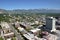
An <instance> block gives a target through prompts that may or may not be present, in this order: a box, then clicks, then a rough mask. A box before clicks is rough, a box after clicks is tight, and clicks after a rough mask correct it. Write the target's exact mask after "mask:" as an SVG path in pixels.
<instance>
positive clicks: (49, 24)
mask: <svg viewBox="0 0 60 40" xmlns="http://www.w3.org/2000/svg"><path fill="white" fill-rule="evenodd" d="M45 28H46V29H47V30H49V31H51V32H52V31H55V30H56V28H55V18H53V17H49V18H46V27H45Z"/></svg>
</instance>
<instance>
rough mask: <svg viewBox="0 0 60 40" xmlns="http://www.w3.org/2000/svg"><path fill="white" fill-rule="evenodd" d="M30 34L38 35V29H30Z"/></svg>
mask: <svg viewBox="0 0 60 40" xmlns="http://www.w3.org/2000/svg"><path fill="white" fill-rule="evenodd" d="M30 32H31V33H33V34H34V35H39V33H40V29H38V28H36V29H32V30H30Z"/></svg>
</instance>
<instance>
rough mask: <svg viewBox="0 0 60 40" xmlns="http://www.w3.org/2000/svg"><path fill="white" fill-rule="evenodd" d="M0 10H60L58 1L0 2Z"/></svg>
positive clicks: (11, 0) (59, 1)
mask: <svg viewBox="0 0 60 40" xmlns="http://www.w3.org/2000/svg"><path fill="white" fill-rule="evenodd" d="M0 8H1V9H39V8H45V9H46V8H49V9H60V0H0Z"/></svg>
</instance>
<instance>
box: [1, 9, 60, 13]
mask: <svg viewBox="0 0 60 40" xmlns="http://www.w3.org/2000/svg"><path fill="white" fill-rule="evenodd" d="M1 13H10V14H12V13H17V14H21V13H60V10H59V9H28V10H26V9H15V10H5V9H0V14H1Z"/></svg>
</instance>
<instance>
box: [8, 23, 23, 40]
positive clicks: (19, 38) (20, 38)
mask: <svg viewBox="0 0 60 40" xmlns="http://www.w3.org/2000/svg"><path fill="white" fill-rule="evenodd" d="M9 25H10V27H11V29H12V31H13V32H14V33H15V35H16V37H17V39H18V40H23V38H22V36H21V35H20V34H19V33H18V32H17V30H16V29H15V28H14V27H13V26H12V25H11V24H10V23H9Z"/></svg>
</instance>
